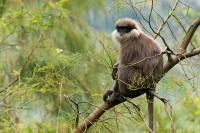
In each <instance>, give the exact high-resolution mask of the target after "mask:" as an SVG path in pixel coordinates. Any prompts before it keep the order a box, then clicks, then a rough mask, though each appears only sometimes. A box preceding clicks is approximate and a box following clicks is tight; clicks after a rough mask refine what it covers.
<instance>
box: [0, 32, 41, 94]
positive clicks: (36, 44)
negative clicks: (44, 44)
mask: <svg viewBox="0 0 200 133" xmlns="http://www.w3.org/2000/svg"><path fill="white" fill-rule="evenodd" d="M42 35H43V32H41V33H40V36H39V38H38V40H37V41H36V43H35V45H34V47H33V49H32V50H31V52H30V53H29V55H28V56H27V58H26V60H25V62H24V64H23V66H22V68H21V69H20V72H19V75H18V76H17V77H16V78H15V79H14V80H13V81H12V82H11V83H10V84H8V85H7V86H6V87H5V88H4V89H2V90H1V91H0V93H2V92H4V91H6V90H7V89H8V88H9V87H10V86H11V85H13V84H14V83H15V82H17V81H18V80H19V79H20V77H21V75H22V73H23V71H24V69H25V67H26V64H27V63H28V61H29V59H30V57H31V55H32V54H33V52H34V51H35V49H36V48H37V46H38V44H39V43H40V40H41V38H42Z"/></svg>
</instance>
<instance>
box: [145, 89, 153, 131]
mask: <svg viewBox="0 0 200 133" xmlns="http://www.w3.org/2000/svg"><path fill="white" fill-rule="evenodd" d="M146 98H147V103H148V114H149V133H152V132H153V125H154V124H153V123H154V108H153V106H154V104H153V103H154V95H152V94H150V93H148V92H147V93H146Z"/></svg>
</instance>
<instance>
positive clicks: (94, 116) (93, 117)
mask: <svg viewBox="0 0 200 133" xmlns="http://www.w3.org/2000/svg"><path fill="white" fill-rule="evenodd" d="M116 105H117V104H116ZM116 105H111V104H109V103H108V102H104V103H102V104H101V105H100V106H99V107H97V108H96V109H95V110H94V111H93V112H92V113H91V114H90V115H89V116H88V117H87V118H86V119H85V120H84V121H83V122H82V123H81V124H79V125H78V127H77V128H76V129H74V131H73V133H83V132H85V131H86V130H87V129H88V128H90V126H92V124H94V123H95V122H97V121H98V120H99V117H101V115H103V114H104V113H105V112H106V110H108V109H110V108H112V107H114V106H116Z"/></svg>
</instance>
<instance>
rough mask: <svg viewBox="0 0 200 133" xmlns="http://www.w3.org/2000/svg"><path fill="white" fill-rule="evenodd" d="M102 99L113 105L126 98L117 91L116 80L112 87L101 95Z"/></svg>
mask: <svg viewBox="0 0 200 133" xmlns="http://www.w3.org/2000/svg"><path fill="white" fill-rule="evenodd" d="M103 100H104V101H107V102H109V103H110V104H111V105H115V104H118V103H121V102H124V101H126V99H125V98H124V97H123V96H122V94H121V93H120V92H119V85H118V81H117V82H116V83H115V86H114V89H113V91H112V90H107V91H106V92H105V94H104V95H103Z"/></svg>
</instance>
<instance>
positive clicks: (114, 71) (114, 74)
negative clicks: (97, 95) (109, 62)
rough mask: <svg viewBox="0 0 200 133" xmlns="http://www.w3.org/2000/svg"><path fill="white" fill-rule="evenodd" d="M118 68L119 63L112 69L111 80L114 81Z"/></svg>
mask: <svg viewBox="0 0 200 133" xmlns="http://www.w3.org/2000/svg"><path fill="white" fill-rule="evenodd" d="M118 66H119V63H116V64H115V65H114V67H113V71H112V74H111V75H112V78H113V80H116V79H117V71H118Z"/></svg>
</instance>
